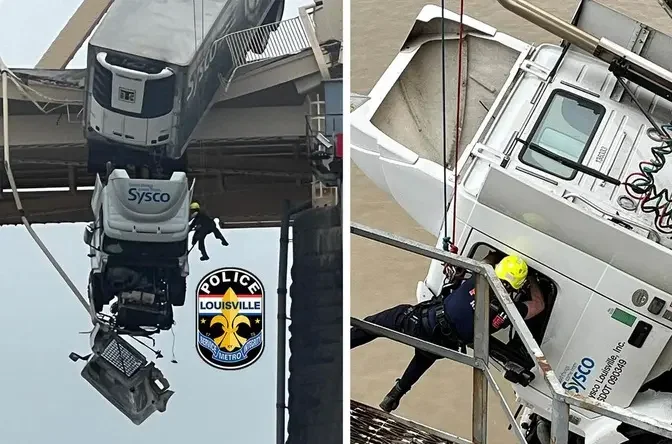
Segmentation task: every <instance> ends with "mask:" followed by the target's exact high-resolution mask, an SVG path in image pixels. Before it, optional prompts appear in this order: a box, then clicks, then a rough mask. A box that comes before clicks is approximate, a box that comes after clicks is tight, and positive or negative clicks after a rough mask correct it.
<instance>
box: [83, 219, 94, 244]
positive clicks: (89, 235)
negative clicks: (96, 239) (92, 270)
mask: <svg viewBox="0 0 672 444" xmlns="http://www.w3.org/2000/svg"><path fill="white" fill-rule="evenodd" d="M92 240H93V223H88V224H87V225H86V227H84V243H85V244H86V245H88V246H89V247H90V246H91V241H92Z"/></svg>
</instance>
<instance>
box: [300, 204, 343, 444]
mask: <svg viewBox="0 0 672 444" xmlns="http://www.w3.org/2000/svg"><path fill="white" fill-rule="evenodd" d="M341 225H342V224H341V214H340V207H325V208H314V209H310V210H307V211H305V212H303V213H300V214H299V215H297V217H296V218H295V220H294V226H293V234H292V236H293V241H292V243H293V265H292V270H291V275H292V285H291V288H290V297H291V301H292V306H291V323H290V327H289V331H290V334H291V338H290V340H289V349H290V352H291V357H290V361H289V372H290V375H289V383H288V389H289V406H288V407H289V424H288V427H287V431H288V434H289V438H288V440H287V444H305V443H317V442H319V443H321V444H336V443H341V442H342V440H343V424H342V420H343V419H342V416H343V414H342V405H343V356H342V350H343V334H342V332H343V327H342V325H343V324H342V322H343V277H342V269H343V246H342V235H341V233H342V229H341Z"/></svg>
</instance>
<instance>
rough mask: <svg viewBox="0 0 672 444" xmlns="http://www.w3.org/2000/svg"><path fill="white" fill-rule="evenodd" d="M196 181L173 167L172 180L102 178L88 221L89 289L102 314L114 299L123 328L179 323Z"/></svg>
mask: <svg viewBox="0 0 672 444" xmlns="http://www.w3.org/2000/svg"><path fill="white" fill-rule="evenodd" d="M192 193H193V184H192V186H191V187H189V184H188V182H187V177H186V174H185V173H183V172H175V173H173V174H172V177H171V178H170V180H146V179H131V178H129V176H128V174H127V173H126V171H125V170H121V169H117V170H113V171H112V172H111V173H110V175H109V177H108V179H107V181H106V183H103V181H102V180H101V179H100V176H98V177H97V178H96V185H95V189H94V192H93V197H92V200H91V208H92V210H93V213H94V215H95V221H94V222H92V223H90V224H89V225H87V227H86V230H85V233H84V242H85V243H86V244H87V245H89V247H90V254H89V257H90V258H91V271H90V274H89V286H88V293H89V299H90V302H91V304H92V305H93V307H94V309H95V311H96V312H97V313H102V312H103V309H104V308H105V307H106V306H108V305H109V306H110V307H109V308H110V313H111V316H112V317H113V319H114V325H115V327H117V328H118V329H119V331H120V332H122V333H125V332H127V333H130V334H153V333H157V332H159V331H161V330H168V329H170V328H171V327H172V325H173V307H180V306H182V305H184V302H185V297H186V278H187V276H188V275H189V262H188V259H187V256H188V234H189V203H190V202H191V197H192Z"/></svg>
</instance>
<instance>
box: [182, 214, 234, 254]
mask: <svg viewBox="0 0 672 444" xmlns="http://www.w3.org/2000/svg"><path fill="white" fill-rule="evenodd" d="M189 211H190V219H191V221H190V222H189V231H191V230H194V236H193V237H192V238H191V245H192V248H193V246H194V245H195V244H196V242H198V249H199V250H200V252H201V260H202V261H207V260H208V259H210V257H209V256H208V253H207V252H206V250H205V237H206V236H207V235H208V234H210V233H213V234H214V235H215V237H216V238H217V239H219V240H220V241H221V242H222V245H224V246H225V247H226V246H228V245H229V243H228V242H227V241H226V239H224V236H223V235H222V232H221V231H219V229H218V228H217V225H216V224H215V221H214V220H213V219H212V218H211V217H210V216H209V215H208V214H207V213H206V212H205V211H204V210H203V209H201V205H200V204H199V203H198V202H192V203H191V205H189Z"/></svg>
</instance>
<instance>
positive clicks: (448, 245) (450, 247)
mask: <svg viewBox="0 0 672 444" xmlns="http://www.w3.org/2000/svg"><path fill="white" fill-rule="evenodd" d="M445 16H446V6H445V0H441V103H442V107H441V108H442V113H441V120H442V125H441V135H442V138H443V208H444V211H445V212H447V211H448V192H447V191H446V185H447V183H448V178H447V168H448V160H447V156H448V147H447V135H446V119H447V116H446V17H445ZM459 33H460V36H459V39H458V49H457V103H456V106H455V153H454V154H453V176H454V180H453V196H452V201H453V202H452V211H453V227H452V236H451V237H449V236H448V218H447V217H445V222H444V224H443V249H444V250H447V251H450V252H451V253H457V252H458V250H457V246H456V245H455V243H454V242H455V235H456V225H457V208H456V207H457V161H458V153H459V149H460V125H461V122H460V109H461V108H462V53H463V40H464V0H460V31H459Z"/></svg>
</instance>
